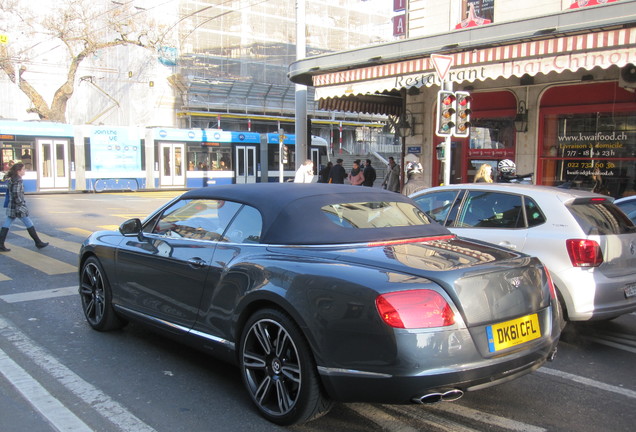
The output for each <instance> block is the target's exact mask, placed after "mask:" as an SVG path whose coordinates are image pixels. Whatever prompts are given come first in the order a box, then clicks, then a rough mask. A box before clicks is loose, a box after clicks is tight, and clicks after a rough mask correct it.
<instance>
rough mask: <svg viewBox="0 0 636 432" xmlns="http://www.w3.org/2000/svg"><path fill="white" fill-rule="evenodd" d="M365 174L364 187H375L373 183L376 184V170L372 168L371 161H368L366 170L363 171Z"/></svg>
mask: <svg viewBox="0 0 636 432" xmlns="http://www.w3.org/2000/svg"><path fill="white" fill-rule="evenodd" d="M362 173H363V174H364V183H362V185H363V186H368V187H373V183H375V179H376V173H375V168H373V167H372V166H371V159H367V162H366V165H365V167H364V170H363V171H362Z"/></svg>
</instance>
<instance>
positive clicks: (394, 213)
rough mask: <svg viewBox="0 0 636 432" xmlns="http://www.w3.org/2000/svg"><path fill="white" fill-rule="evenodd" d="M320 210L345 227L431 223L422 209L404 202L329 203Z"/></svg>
mask: <svg viewBox="0 0 636 432" xmlns="http://www.w3.org/2000/svg"><path fill="white" fill-rule="evenodd" d="M321 210H322V211H323V213H324V214H325V215H326V216H327V217H328V218H329V220H330V221H331V222H333V223H335V224H336V225H338V226H341V227H345V228H390V227H405V226H415V225H428V224H430V223H431V221H430V220H429V219H428V217H427V216H426V215H425V214H424V212H423V211H421V210H420V209H419V208H417V207H415V206H414V205H413V204H411V203H405V202H386V201H382V202H356V203H342V204H329V205H326V206H323V207H322V208H321Z"/></svg>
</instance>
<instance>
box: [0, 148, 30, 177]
mask: <svg viewBox="0 0 636 432" xmlns="http://www.w3.org/2000/svg"><path fill="white" fill-rule="evenodd" d="M0 159H1V161H2V165H1V166H0V170H1V171H8V170H9V168H10V167H11V165H13V164H14V163H17V162H21V163H23V164H24V167H25V168H26V170H27V171H34V170H35V167H36V164H35V153H34V152H33V145H32V144H31V143H29V142H11V143H8V142H4V143H2V153H0Z"/></svg>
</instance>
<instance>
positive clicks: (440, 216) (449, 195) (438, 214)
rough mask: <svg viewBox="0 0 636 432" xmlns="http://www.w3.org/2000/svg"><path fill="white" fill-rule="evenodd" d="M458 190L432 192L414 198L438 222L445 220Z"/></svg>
mask: <svg viewBox="0 0 636 432" xmlns="http://www.w3.org/2000/svg"><path fill="white" fill-rule="evenodd" d="M457 192H458V191H456V190H455V191H439V192H431V193H427V194H424V195H420V196H417V197H415V198H413V201H415V203H416V204H417V206H418V207H419V208H420V209H421V210H422V211H423V212H424V213H426V214H427V215H428V216H429V217H430V218H432V219H433V220H435V221H436V222H439V223H441V224H442V225H444V221H445V220H446V217H447V216H448V213H449V211H450V209H451V207H452V206H453V202H454V201H455V197H456V196H457Z"/></svg>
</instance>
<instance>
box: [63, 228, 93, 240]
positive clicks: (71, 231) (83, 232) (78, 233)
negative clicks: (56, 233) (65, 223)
mask: <svg viewBox="0 0 636 432" xmlns="http://www.w3.org/2000/svg"><path fill="white" fill-rule="evenodd" d="M60 231H64V232H65V233H69V234H73V235H76V236H78V237H82V238H86V237H88V236H89V235H91V234H93V231H89V230H85V229H82V228H76V227H68V228H60Z"/></svg>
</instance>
